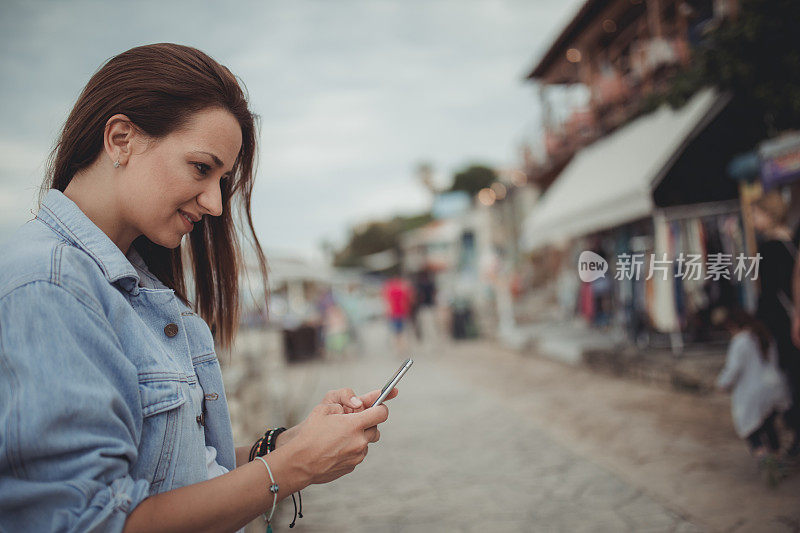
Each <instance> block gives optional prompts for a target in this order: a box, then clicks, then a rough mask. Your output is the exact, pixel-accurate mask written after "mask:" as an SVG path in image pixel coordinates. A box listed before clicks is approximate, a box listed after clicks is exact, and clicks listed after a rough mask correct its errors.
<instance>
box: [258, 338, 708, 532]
mask: <svg viewBox="0 0 800 533" xmlns="http://www.w3.org/2000/svg"><path fill="white" fill-rule="evenodd" d="M382 338H383V337H382V336H381V335H379V334H375V335H374V336H373V337H372V338H371V340H370V341H369V342H368V343H367V346H366V347H365V349H364V353H365V354H370V355H368V356H367V355H362V356H361V358H360V359H357V360H348V361H340V362H324V363H312V364H304V365H295V366H292V367H290V368H289V370H288V373H287V375H288V376H289V379H290V380H291V381H293V382H296V383H300V382H302V383H304V384H305V385H306V386H307V387H308V386H309V384H312V386H311V387H310V388H309V390H308V396H307V397H308V403H307V405H306V408H307V409H306V412H307V410H308V409H310V408H311V407H312V406H313V405H314V403H316V401H317V400H318V399H319V398H321V396H322V394H324V392H325V391H326V390H329V389H332V388H338V387H342V386H350V387H352V388H353V389H355V390H356V391H358V392H364V391H367V390H370V389H374V388H377V387H380V386H382V385H383V383H385V381H386V379H387V378H388V377H389V375H390V374H391V373H392V372H393V371H394V370H395V369H396V368H397V366H398V365H399V363H400V362H401V358H400V357H399V356H396V355H394V354H393V353H392V350H391V349H390V346H389V344H388V343H385V342H384V341H382V340H381V339H382ZM492 350H493V348H492V347H491V345H487V344H482V343H478V344H475V343H469V344H461V345H457V346H456V347H454V346H452V345H450V346H448V347H440V348H437V349H433V350H432V349H428V350H422V349H415V350H414V354H413V355H414V357H415V363H414V367H413V368H412V369H411V371H409V373H408V374H407V376H406V377H405V378H404V380H403V381H402V383H401V386H400V387H399V389H400V395H399V396H398V398H396V399H395V400H392V401H391V402H389V406H390V415H389V420H388V421H387V422H386V423H385V424H383V425H382V426H381V440H380V442H378V443H377V444H374V445H371V447H370V452H369V455H368V456H367V458H366V460H365V461H364V462H363V463H362V464H361V465H359V467H358V468H356V470H355V471H354V472H353V473H352V474H350V475H348V476H345V477H343V478H340V479H338V480H336V481H334V482H332V483H329V484H326V485H317V486H311V487H309V488H307V489H306V490H304V491H303V504H304V505H303V515H304V517H303V518H302V519H300V520H299V521H298V522H297V525H296V526H295V528H294V531H298V532H311V531H326V532H331V531H333V532H336V531H348V532H349V531H354V532H360V531H364V532H367V531H370V532H384V531H385V532H401V531H425V532H428V531H492V532H503V531H610V532H611V531H613V532H617V531H678V532H684V531H703V530H705V528H704V527H700V526H699V525H697V524H698V521H697V520H695V519H693V518H689V517H688V515H687V514H686V513H685V512H684V513H682V512H679V511H678V510H676V508H675V507H673V506H671V505H670V504H669V503H668V501H667V500H665V499H663V498H662V499H657V498H654V497H653V496H652V495H651V493H650V491H648V490H643V488H642V486H641V485H637V484H635V483H631V482H630V481H626V480H625V479H623V477H621V476H620V475H618V474H615V473H613V472H612V471H611V470H609V469H608V468H607V467H605V466H601V465H600V464H599V463H598V462H596V461H594V460H593V459H591V458H590V457H587V456H586V455H585V454H583V453H581V454H579V453H576V452H575V451H574V450H572V449H570V447H568V446H565V445H564V444H562V443H561V442H559V440H557V439H555V438H553V437H552V436H550V435H549V434H548V432H547V431H545V430H544V429H543V427H545V426H546V424H544V425H543V423H542V419H541V417H536V416H525V415H524V411H523V412H522V414H521V412H520V410H519V409H513V408H510V407H509V400H508V399H504V398H503V397H502V396H503V395H502V394H500V393H498V391H497V390H496V389H493V388H492V387H489V386H483V385H481V384H480V383H478V384H476V382H475V380H474V379H473V378H474V377H475V375H474V374H473V375H472V377H470V375H467V374H465V373H464V370H472V371H475V370H476V368H478V370H477V372H478V378H479V379H478V382H480V381H481V379H480V377H481V376H480V374H481V373H483V374H484V377H485V378H486V380H485V381H486V382H487V384H488V383H490V382H494V381H496V379H495V378H494V377H493V374H494V373H495V369H494V368H493V356H494V354H493V352H492ZM467 353H469V354H470V357H469V358H468V359H469V360H470V361H472V363H471V364H472V365H473V366H472V367H470V368H468V369H466V368H460V366H461V357H462V356H465V354H467ZM506 355H507V356H508V354H506ZM511 357H516V358H519V357H521V356H520V355H518V354H511ZM465 360H466V359H465ZM475 361H480V362H481V365H479V366H478V367H476V366H475V364H474V363H475ZM569 371H570V370H569V369H565V372H569ZM309 376H312V377H311V378H310V377H309ZM506 379H510V380H511V381H513V380H515V379H518V380H520V381H522V382H524V380H525V379H526V378H525V376H523V375H519V376H517V377H516V378H515V377H514V376H511V377H510V378H508V377H506ZM597 379H606V378H601V377H598V378H597ZM517 385H518V384H517ZM564 386H565V387H570V386H571V384H570V383H564ZM312 389H313V390H312ZM276 514H277V520H276V522H275V528H276V529H277V530H288V524H289V522H290V521H291V518H292V515H293V507H292V502H291V499H288V500H284V501H283V502H282V503H281V506H280V508H279V511H278V512H277V513H276ZM262 522H263V521H262ZM256 524H257V522H256V523H254V524H251V525H250V526H249V528H248V532H251V531H259V530H260V531H263V529H260V528H256V527H255V525H256ZM261 527H262V528H263V525H262V526H261Z"/></svg>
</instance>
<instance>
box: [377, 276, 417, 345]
mask: <svg viewBox="0 0 800 533" xmlns="http://www.w3.org/2000/svg"><path fill="white" fill-rule="evenodd" d="M413 297H414V295H413V291H412V288H411V285H410V284H409V283H408V282H407V281H406V280H405V279H403V278H402V277H399V276H396V277H393V278H390V279H389V280H388V281H387V282H386V283H385V285H384V286H383V299H384V303H385V304H386V316H387V319H388V320H389V326H390V327H391V330H392V334H393V338H394V346H395V350H396V352H397V353H398V354H401V355H402V354H404V353H405V351H406V347H407V341H406V335H405V330H406V327H407V326H408V321H409V318H410V315H411V306H412V305H413Z"/></svg>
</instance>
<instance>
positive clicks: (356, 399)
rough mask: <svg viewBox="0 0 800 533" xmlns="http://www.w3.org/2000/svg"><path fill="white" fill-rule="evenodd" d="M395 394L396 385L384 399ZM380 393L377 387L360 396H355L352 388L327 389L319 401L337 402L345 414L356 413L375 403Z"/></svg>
mask: <svg viewBox="0 0 800 533" xmlns="http://www.w3.org/2000/svg"><path fill="white" fill-rule="evenodd" d="M397 394H398V391H397V387H395V388H393V389H392V392H390V393H389V396H387V397H386V400H391V399H392V398H394V397H395V396H397ZM380 395H381V391H380V390H379V389H375V390H374V391H370V392H368V393H366V394H362V395H361V396H356V393H355V392H353V389H336V390H332V391H328V393H327V394H326V395H325V397H324V398H322V402H320V403H335V404H339V405H341V406H342V409H344V412H345V413H346V414H349V413H358V412H361V411H363V410H364V409H366V408H367V407H369V406H370V405H372V404H373V403H375V400H377V399H378V396H380ZM386 400H384V401H386Z"/></svg>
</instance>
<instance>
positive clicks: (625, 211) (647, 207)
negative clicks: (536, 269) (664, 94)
mask: <svg viewBox="0 0 800 533" xmlns="http://www.w3.org/2000/svg"><path fill="white" fill-rule="evenodd" d="M726 102H727V99H724V98H721V97H720V96H719V94H718V93H717V92H716V91H714V90H713V89H704V90H702V91H700V92H698V93H697V94H696V95H694V96H693V97H692V99H691V100H689V102H687V103H686V105H684V106H683V107H681V108H680V109H678V110H673V109H671V108H669V107H668V106H666V105H664V106H662V107H661V108H659V109H658V110H657V111H655V112H653V113H651V114H649V115H646V116H643V117H640V118H638V119H636V120H634V121H633V122H631V123H630V124H628V125H626V126H624V127H622V128H620V129H619V130H617V131H616V132H614V133H612V134H611V135H608V136H607V137H604V138H603V139H600V140H599V141H597V142H595V143H593V144H591V145H590V146H588V147H586V148H584V149H583V150H580V151H579V152H578V153H577V154H576V155H575V157H574V158H573V159H572V161H571V162H570V163H569V164H568V165H567V166H566V167H565V168H564V170H563V171H562V172H561V174H560V175H559V176H558V178H557V179H556V181H555V183H554V184H553V185H552V186H551V187H550V189H548V190H547V192H546V193H545V194H544V195H543V196H542V198H541V200H540V201H539V202H538V203H537V204H536V205H534V207H533V209H532V210H531V213H530V215H528V217H527V218H526V220H525V222H524V227H523V233H522V238H521V239H520V240H521V242H520V245H521V247H522V249H523V250H525V251H532V250H535V249H537V248H540V247H542V246H544V245H547V244H552V243H556V242H560V241H564V240H566V239H570V238H572V237H578V236H581V235H587V234H589V233H594V232H597V231H600V230H603V229H607V228H612V227H614V226H619V225H621V224H624V223H626V222H632V221H634V220H637V219H640V218H643V217H647V216H649V215H650V214H651V213H652V211H653V207H654V206H653V195H652V189H653V187H655V185H656V184H657V183H658V182H659V181H660V180H661V178H663V176H664V175H665V174H666V172H667V171H668V170H669V168H670V166H671V165H672V163H673V162H674V160H675V158H676V157H677V156H678V155H680V153H681V152H682V151H683V149H684V148H685V147H686V145H687V144H688V142H689V141H690V140H691V139H692V138H693V137H694V136H696V135H697V133H699V132H700V131H702V130H703V128H705V126H706V125H707V124H708V122H709V121H711V120H712V119H713V118H714V116H716V115H717V113H719V111H720V110H721V109H722V108H723V107H724V105H725V103H726Z"/></svg>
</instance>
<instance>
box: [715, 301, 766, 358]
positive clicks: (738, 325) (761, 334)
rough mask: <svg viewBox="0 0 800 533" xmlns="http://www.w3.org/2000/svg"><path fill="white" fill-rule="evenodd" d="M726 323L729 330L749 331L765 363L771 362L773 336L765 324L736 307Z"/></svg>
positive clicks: (731, 311)
mask: <svg viewBox="0 0 800 533" xmlns="http://www.w3.org/2000/svg"><path fill="white" fill-rule="evenodd" d="M725 322H726V324H725V325H726V326H727V327H728V328H729V329H733V330H737V331H740V330H747V331H749V332H750V333H752V334H753V335H755V337H756V340H757V341H758V347H759V355H760V356H761V360H762V361H764V362H765V363H766V362H769V346H770V344H772V334H771V333H770V332H769V330H768V329H767V327H766V326H765V325H764V323H763V322H761V321H760V320H758V319H756V318H755V317H754V316H752V315H751V314H750V313H748V312H747V311H745V310H744V309H741V308H739V307H734V308H733V309H731V310H730V313H729V314H728V316H727V319H726V321H725Z"/></svg>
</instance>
